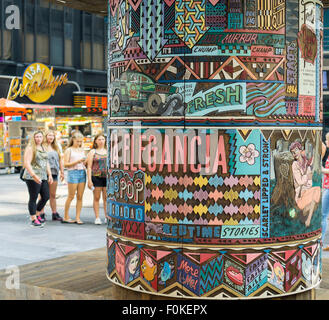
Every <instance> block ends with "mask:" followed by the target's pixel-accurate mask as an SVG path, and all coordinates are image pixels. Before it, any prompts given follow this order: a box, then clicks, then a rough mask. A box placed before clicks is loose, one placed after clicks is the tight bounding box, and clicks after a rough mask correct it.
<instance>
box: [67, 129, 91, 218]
mask: <svg viewBox="0 0 329 320" xmlns="http://www.w3.org/2000/svg"><path fill="white" fill-rule="evenodd" d="M85 163H86V156H85V152H84V149H83V135H82V134H81V133H80V132H77V133H74V134H73V135H72V137H71V140H70V143H69V145H68V148H67V149H66V150H65V153H64V167H65V168H67V187H68V195H67V199H66V202H65V212H64V218H63V220H62V222H63V223H77V224H83V222H82V221H81V220H80V214H81V209H82V199H83V193H84V191H85V186H86V167H85ZM75 194H76V200H77V202H76V219H75V221H74V220H72V219H70V217H69V210H70V206H71V202H72V200H73V199H74V197H75Z"/></svg>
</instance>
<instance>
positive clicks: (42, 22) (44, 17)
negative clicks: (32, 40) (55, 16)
mask: <svg viewBox="0 0 329 320" xmlns="http://www.w3.org/2000/svg"><path fill="white" fill-rule="evenodd" d="M39 1H40V2H39V6H38V7H37V44H36V49H37V55H36V60H37V61H38V62H41V63H45V64H49V2H48V1H45V0H39Z"/></svg>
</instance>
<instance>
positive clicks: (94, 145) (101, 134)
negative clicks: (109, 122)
mask: <svg viewBox="0 0 329 320" xmlns="http://www.w3.org/2000/svg"><path fill="white" fill-rule="evenodd" d="M99 137H104V138H105V145H104V147H106V137H105V135H104V134H103V133H98V134H96V136H95V138H94V142H93V149H97V148H98V146H97V143H96V140H97V139H98V138H99Z"/></svg>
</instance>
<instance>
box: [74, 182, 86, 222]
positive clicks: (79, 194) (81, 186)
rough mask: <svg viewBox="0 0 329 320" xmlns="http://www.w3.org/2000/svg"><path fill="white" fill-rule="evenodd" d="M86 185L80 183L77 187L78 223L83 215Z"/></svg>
mask: <svg viewBox="0 0 329 320" xmlns="http://www.w3.org/2000/svg"><path fill="white" fill-rule="evenodd" d="M85 186H86V183H85V182H82V183H78V187H77V206H76V221H77V222H79V221H80V215H81V209H82V199H83V193H84V191H85Z"/></svg>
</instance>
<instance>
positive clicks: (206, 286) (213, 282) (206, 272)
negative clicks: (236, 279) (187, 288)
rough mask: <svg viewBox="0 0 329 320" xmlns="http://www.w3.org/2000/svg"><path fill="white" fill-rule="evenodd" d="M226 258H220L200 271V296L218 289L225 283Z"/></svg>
mask: <svg viewBox="0 0 329 320" xmlns="http://www.w3.org/2000/svg"><path fill="white" fill-rule="evenodd" d="M223 267H224V258H223V256H219V257H217V258H216V259H213V260H212V261H211V262H210V263H207V264H206V265H204V266H202V268H201V270H200V295H203V294H205V293H207V292H208V291H210V290H212V289H213V288H215V287H218V286H219V285H220V284H221V283H222V281H223V273H224V268H223Z"/></svg>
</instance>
